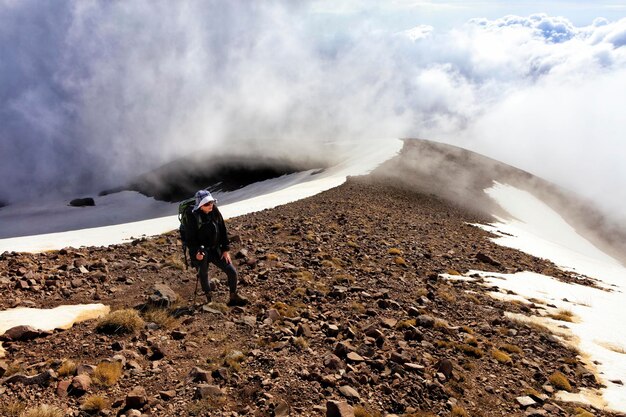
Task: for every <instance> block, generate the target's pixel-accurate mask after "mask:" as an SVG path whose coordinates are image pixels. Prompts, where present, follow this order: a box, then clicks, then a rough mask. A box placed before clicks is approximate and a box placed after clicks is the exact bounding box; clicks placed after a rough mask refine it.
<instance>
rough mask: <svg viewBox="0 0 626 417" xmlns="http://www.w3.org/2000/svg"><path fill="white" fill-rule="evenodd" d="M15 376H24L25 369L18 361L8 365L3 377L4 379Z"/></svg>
mask: <svg viewBox="0 0 626 417" xmlns="http://www.w3.org/2000/svg"><path fill="white" fill-rule="evenodd" d="M15 374H26V367H25V366H24V363H22V361H21V360H19V359H18V360H15V361H13V362H11V363H9V364H8V366H7V369H6V371H5V372H4V375H3V376H4V377H5V378H6V377H9V376H11V375H15Z"/></svg>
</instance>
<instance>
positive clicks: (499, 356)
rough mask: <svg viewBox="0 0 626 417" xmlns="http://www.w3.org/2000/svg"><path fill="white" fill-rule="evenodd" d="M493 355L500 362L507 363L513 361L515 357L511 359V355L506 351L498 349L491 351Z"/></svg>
mask: <svg viewBox="0 0 626 417" xmlns="http://www.w3.org/2000/svg"><path fill="white" fill-rule="evenodd" d="M491 356H492V357H493V358H494V359H495V360H497V361H498V362H500V363H506V364H512V363H513V359H511V357H510V356H509V355H507V354H506V353H504V352H502V351H501V350H498V349H493V350H492V351H491Z"/></svg>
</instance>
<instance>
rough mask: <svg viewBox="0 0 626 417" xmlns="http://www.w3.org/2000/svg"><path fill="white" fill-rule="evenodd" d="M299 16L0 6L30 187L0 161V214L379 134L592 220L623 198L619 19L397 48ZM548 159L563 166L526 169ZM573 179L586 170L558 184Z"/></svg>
mask: <svg viewBox="0 0 626 417" xmlns="http://www.w3.org/2000/svg"><path fill="white" fill-rule="evenodd" d="M315 4H316V3H313V6H315ZM324 4H327V3H320V4H318V6H319V7H321V5H324ZM352 4H353V6H355V7H356V5H355V4H354V3H352ZM311 7H312V6H311V4H309V5H307V6H306V7H304V6H303V7H300V6H294V5H291V4H290V3H284V4H283V3H281V2H267V3H254V4H253V5H250V4H249V3H248V2H243V1H242V2H237V1H233V2H228V3H222V2H198V3H194V2H189V3H171V2H165V1H163V2H147V1H136V2H131V3H128V2H114V3H110V2H101V3H99V2H90V3H85V2H78V3H49V4H47V6H46V7H42V6H41V5H40V4H39V3H38V2H34V1H31V2H28V1H24V2H20V3H19V4H17V5H15V4H14V5H13V7H11V8H5V9H3V10H2V11H0V28H2V30H1V31H0V45H1V46H2V48H3V51H4V50H6V51H7V53H6V54H4V55H3V60H2V62H0V80H1V81H2V83H0V97H2V101H0V122H1V123H0V151H1V152H2V155H3V158H6V159H7V160H9V161H22V162H20V164H22V165H26V166H29V167H38V168H37V170H36V175H35V176H33V173H32V172H31V171H29V170H25V169H23V168H22V165H19V166H18V165H15V164H11V163H8V164H2V165H1V166H0V175H1V176H2V177H3V178H6V180H5V181H4V183H3V184H0V200H2V199H6V198H8V197H13V198H16V197H17V196H20V195H21V196H24V195H25V194H27V191H24V190H31V192H42V191H47V190H50V189H53V188H55V189H59V188H62V189H67V190H70V191H73V192H76V190H78V189H80V187H81V186H82V187H84V189H87V188H89V187H91V188H90V189H93V188H94V187H97V186H103V185H105V184H106V185H111V184H117V183H119V182H121V181H123V180H124V179H125V178H128V176H130V175H133V174H137V173H140V172H142V171H145V170H146V169H150V168H152V167H154V166H156V165H158V164H160V163H163V162H165V161H167V160H169V159H171V158H172V157H175V156H179V155H182V154H185V153H189V152H193V151H195V150H198V149H215V148H220V149H223V148H228V149H231V150H235V151H244V150H248V151H249V152H255V154H262V153H263V152H274V151H276V150H281V151H283V152H285V153H288V152H312V150H314V149H315V147H316V144H317V143H319V140H326V139H329V138H343V139H354V138H363V137H390V136H402V137H407V136H408V137H410V136H416V137H426V138H431V139H439V140H445V141H448V142H451V143H456V144H461V145H465V146H468V147H470V148H474V149H476V150H479V151H482V152H485V153H487V154H490V155H493V156H501V157H502V158H505V159H507V162H509V163H513V164H515V165H517V166H520V167H522V168H526V169H530V170H536V169H539V168H541V171H540V172H539V171H537V172H538V173H541V174H543V175H546V176H547V177H548V179H552V180H558V181H561V182H562V183H565V184H566V185H568V186H571V187H573V188H576V189H577V190H578V191H579V192H581V193H583V194H585V195H588V196H589V195H591V196H594V198H598V199H601V200H602V202H603V204H604V205H605V207H612V206H613V205H614V204H613V203H611V202H610V201H609V200H611V199H613V201H615V200H616V199H618V198H622V200H624V199H626V191H623V190H622V188H623V187H622V186H623V184H624V183H626V176H625V174H624V172H623V171H622V170H620V168H619V166H620V164H621V161H622V160H623V155H624V144H623V141H622V139H621V137H622V136H621V133H620V132H623V131H624V126H623V122H622V121H621V119H622V118H621V108H623V104H624V103H623V102H622V99H621V98H620V97H619V94H618V93H617V92H620V91H625V90H624V89H623V80H624V76H623V73H624V69H625V68H626V48H624V47H623V45H624V42H625V38H626V35H625V34H626V19H622V20H619V21H616V22H610V21H608V20H606V19H596V20H595V21H594V22H593V24H591V25H589V26H586V27H577V26H575V25H574V24H572V23H571V22H569V21H568V20H567V19H564V18H562V17H553V16H549V15H546V14H535V15H531V16H528V17H519V16H505V17H502V18H500V19H495V20H487V19H475V20H472V21H470V22H468V23H467V24H465V25H463V26H459V27H457V28H455V29H453V30H450V31H444V32H442V31H438V30H435V29H433V27H432V26H429V25H424V24H421V25H416V24H418V23H420V22H416V24H414V25H413V27H414V29H410V30H408V31H405V32H403V33H399V31H398V30H385V29H384V28H380V27H376V26H375V25H373V23H372V22H371V21H367V20H366V21H364V22H363V23H362V24H356V25H346V26H342V25H341V21H339V23H337V21H334V23H333V26H332V29H333V30H332V31H327V30H325V27H324V23H326V21H324V20H320V19H319V16H317V15H316V16H312V15H311V14H310V10H311ZM18 18H19V19H18ZM20 19H21V20H20ZM16 21H22V22H26V24H21V25H17V24H16V23H15V22H16ZM407 27H409V28H410V27H411V26H407ZM400 32H402V31H400ZM494 132H497V134H496V133H494ZM582 132H585V133H582ZM598 144H601V145H602V146H598ZM574 148H575V149H582V150H581V151H580V152H575V151H573V150H572V149H574ZM558 149H564V150H563V151H562V152H561V154H563V155H569V156H568V158H567V160H565V158H564V159H563V160H559V161H555V160H554V159H552V160H551V165H552V168H550V169H548V168H547V167H548V166H550V164H547V162H546V163H544V164H542V165H541V164H538V163H536V161H537V160H541V158H539V159H537V157H536V154H541V153H542V152H543V153H544V154H546V155H547V154H553V155H554V154H555V152H556V150H558ZM556 154H558V153H556ZM582 157H587V159H586V160H584V161H581V160H579V159H578V158H582ZM573 161H576V163H575V164H573ZM581 164H583V165H586V166H588V169H587V171H588V172H584V171H582V170H578V169H573V166H574V165H576V166H580V165H581ZM613 166H614V167H617V168H616V169H615V170H614V171H612V172H611V173H609V172H606V170H605V169H604V168H603V167H613ZM577 179H578V180H577ZM577 184H578V185H577ZM599 189H603V190H605V193H604V194H606V195H605V196H604V197H603V196H599V197H598V196H597V195H598V194H600V193H598V192H597V190H599ZM15 190H19V191H18V192H16V191H15ZM608 195H610V196H612V197H610V198H609V197H607V196H608Z"/></svg>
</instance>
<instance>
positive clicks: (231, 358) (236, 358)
mask: <svg viewBox="0 0 626 417" xmlns="http://www.w3.org/2000/svg"><path fill="white" fill-rule="evenodd" d="M222 356H223V363H224V366H226V367H228V368H230V369H232V370H233V371H235V372H239V371H241V363H242V362H243V361H244V360H245V359H246V355H244V354H243V352H241V351H239V350H231V351H225V352H224V353H223V355H222Z"/></svg>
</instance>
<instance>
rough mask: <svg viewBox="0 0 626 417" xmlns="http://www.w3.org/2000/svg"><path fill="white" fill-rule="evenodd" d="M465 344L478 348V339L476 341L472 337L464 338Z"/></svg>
mask: <svg viewBox="0 0 626 417" xmlns="http://www.w3.org/2000/svg"><path fill="white" fill-rule="evenodd" d="M465 343H467V344H468V345H470V346H474V347H478V339H476V338H475V337H474V336H467V337H466V338H465Z"/></svg>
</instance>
